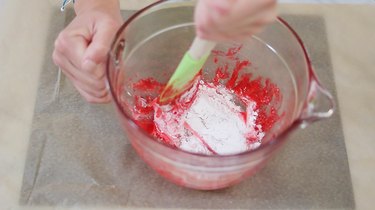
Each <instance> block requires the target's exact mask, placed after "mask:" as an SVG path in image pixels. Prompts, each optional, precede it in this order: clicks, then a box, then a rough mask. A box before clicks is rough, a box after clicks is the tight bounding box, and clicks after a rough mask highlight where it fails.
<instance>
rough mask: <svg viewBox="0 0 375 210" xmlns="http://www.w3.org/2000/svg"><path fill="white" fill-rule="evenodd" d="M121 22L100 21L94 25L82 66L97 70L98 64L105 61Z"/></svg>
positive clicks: (89, 69) (88, 69) (86, 68)
mask: <svg viewBox="0 0 375 210" xmlns="http://www.w3.org/2000/svg"><path fill="white" fill-rule="evenodd" d="M118 27H119V24H118V23H117V22H115V21H105V22H99V23H98V24H97V25H95V26H94V29H93V30H94V31H93V38H92V40H91V42H90V44H89V46H88V47H87V49H86V51H85V52H84V56H83V63H82V68H83V69H84V70H86V71H93V70H95V66H96V65H97V64H101V63H105V62H106V60H107V55H108V52H109V50H110V46H111V44H112V41H113V38H114V36H115V34H116V31H117V29H118Z"/></svg>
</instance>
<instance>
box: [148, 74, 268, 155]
mask: <svg viewBox="0 0 375 210" xmlns="http://www.w3.org/2000/svg"><path fill="white" fill-rule="evenodd" d="M197 81H198V80H197ZM236 101H238V100H236V98H235V96H234V94H233V93H232V92H231V91H230V90H228V89H226V88H225V87H224V86H221V85H218V86H214V85H213V84H210V83H206V82H204V81H202V80H200V81H199V82H196V83H195V85H194V86H193V87H192V88H191V89H190V90H189V91H187V92H186V93H184V94H183V95H182V96H181V97H180V98H179V99H177V101H176V104H173V105H172V104H168V105H160V104H157V103H155V104H154V111H155V112H154V113H155V114H154V123H155V127H156V130H157V132H158V133H159V134H160V133H161V134H163V137H164V140H165V141H167V142H169V143H171V144H172V145H174V146H176V147H177V148H179V149H181V150H185V151H189V152H193V153H201V154H218V155H228V154H235V153H240V152H244V151H247V150H251V149H255V148H257V147H259V146H260V141H261V139H262V138H263V136H264V133H263V132H262V130H261V127H260V126H257V125H256V123H255V121H256V119H257V116H258V113H257V112H256V111H255V106H256V104H255V102H253V101H249V100H247V101H246V103H245V104H243V106H239V105H237V104H236ZM244 107H245V108H244Z"/></svg>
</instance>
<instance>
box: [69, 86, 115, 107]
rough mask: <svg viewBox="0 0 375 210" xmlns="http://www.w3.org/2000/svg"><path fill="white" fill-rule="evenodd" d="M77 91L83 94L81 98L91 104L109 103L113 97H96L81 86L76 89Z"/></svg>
mask: <svg viewBox="0 0 375 210" xmlns="http://www.w3.org/2000/svg"><path fill="white" fill-rule="evenodd" d="M76 89H77V90H78V92H79V93H80V94H81V96H82V97H83V98H85V100H86V101H87V102H89V103H109V102H110V101H111V96H110V95H109V94H107V95H106V96H104V97H96V96H93V95H91V94H89V93H87V92H86V91H85V90H83V89H81V87H80V86H78V87H76Z"/></svg>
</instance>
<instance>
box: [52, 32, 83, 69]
mask: <svg viewBox="0 0 375 210" xmlns="http://www.w3.org/2000/svg"><path fill="white" fill-rule="evenodd" d="M77 33H78V32H77V31H75V30H70V29H68V28H67V29H66V30H64V31H62V32H61V33H60V34H59V36H58V37H57V39H56V41H55V50H56V51H58V52H59V53H60V54H61V55H63V56H64V57H66V58H69V60H70V62H71V63H72V64H73V65H74V66H75V68H77V69H81V63H82V58H83V54H84V52H85V50H86V48H87V44H88V40H87V39H86V38H85V37H83V36H81V35H78V34H77Z"/></svg>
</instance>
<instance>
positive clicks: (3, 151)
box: [0, 0, 375, 209]
mask: <svg viewBox="0 0 375 210" xmlns="http://www.w3.org/2000/svg"><path fill="white" fill-rule="evenodd" d="M55 6H57V5H56V4H55V3H53V1H52V0H51V1H50V3H48V2H46V1H42V0H37V1H20V0H14V1H6V0H0V26H1V27H0V101H1V104H0V209H41V207H35V208H32V207H21V206H19V204H18V202H19V192H20V188H21V184H22V176H23V170H24V163H25V157H26V150H27V147H28V141H29V135H30V129H31V122H32V117H33V110H34V104H35V99H36V91H37V85H38V78H39V73H40V71H41V66H42V64H43V59H44V58H43V56H44V50H45V47H46V46H45V45H46V42H45V40H46V37H47V34H48V26H49V21H50V19H51V18H53V17H52V16H51V14H52V12H51V9H52V8H53V7H55ZM122 7H124V8H132V9H136V8H139V7H140V5H139V3H136V1H128V2H126V3H124V4H122ZM279 9H280V12H281V13H288V14H315V15H321V16H323V17H324V18H325V21H326V26H327V33H328V41H329V48H330V53H331V59H332V65H333V71H334V77H335V82H336V87H337V94H338V100H339V104H338V105H339V107H340V111H341V118H342V123H343V129H344V135H345V143H346V147H347V152H348V159H349V165H350V171H351V176H352V182H353V189H354V196H355V201H356V207H357V209H373V206H375V200H374V197H375V182H373V177H375V141H374V136H375V129H374V124H375V83H374V82H373V80H375V69H374V66H375V5H374V4H372V5H370V4H368V5H351V4H347V5H338V4H311V5H309V4H281V5H280V7H279ZM312 33H313V31H312ZM42 209H44V208H42ZM45 209H49V208H47V207H45ZM58 209H64V208H62V207H61V208H60V207H58ZM74 209H77V208H74ZM87 209H94V208H87Z"/></svg>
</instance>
